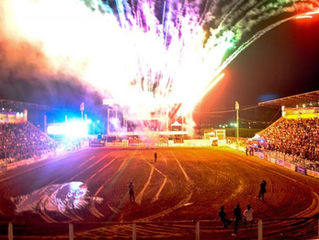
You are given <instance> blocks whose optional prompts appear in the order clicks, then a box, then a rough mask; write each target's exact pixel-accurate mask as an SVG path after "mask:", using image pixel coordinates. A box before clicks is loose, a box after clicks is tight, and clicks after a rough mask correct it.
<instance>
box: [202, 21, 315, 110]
mask: <svg viewBox="0 0 319 240" xmlns="http://www.w3.org/2000/svg"><path fill="white" fill-rule="evenodd" d="M225 73H226V77H225V78H224V79H223V80H222V81H221V82H219V83H218V85H216V87H215V88H214V89H213V90H212V91H211V92H210V93H209V94H208V95H207V96H206V97H205V99H204V100H203V102H202V104H200V105H199V106H198V108H197V111H199V112H201V111H203V112H205V111H214V110H216V109H228V108H229V107H230V108H233V107H234V105H235V104H234V103H235V101H236V100H237V101H238V102H239V103H240V105H241V106H251V105H256V104H257V103H258V102H261V101H266V100H270V99H274V98H279V97H286V96H290V95H294V94H299V93H305V92H309V91H315V90H319V16H316V18H313V19H299V20H294V21H290V22H287V23H285V24H283V25H281V26H279V27H277V28H275V29H273V30H272V31H270V32H268V33H267V34H265V35H264V36H263V37H262V38H260V39H259V40H257V41H256V42H255V43H253V44H252V45H251V46H250V47H248V48H247V49H246V50H245V51H243V52H242V53H241V54H240V55H239V56H238V57H237V59H236V60H235V61H234V62H233V63H231V64H230V65H229V67H228V68H227V69H226V71H225Z"/></svg>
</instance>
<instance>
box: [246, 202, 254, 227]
mask: <svg viewBox="0 0 319 240" xmlns="http://www.w3.org/2000/svg"><path fill="white" fill-rule="evenodd" d="M253 212H254V209H252V207H251V206H250V205H249V204H248V205H247V209H246V210H245V211H244V212H243V216H244V224H245V227H246V226H247V223H249V225H250V227H252V226H253Z"/></svg>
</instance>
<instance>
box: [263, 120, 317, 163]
mask: <svg viewBox="0 0 319 240" xmlns="http://www.w3.org/2000/svg"><path fill="white" fill-rule="evenodd" d="M261 137H262V138H264V139H265V140H266V141H267V143H268V147H267V148H268V150H273V151H278V152H281V153H284V154H287V155H292V156H297V157H301V158H304V159H308V160H311V161H314V162H316V161H318V163H319V119H318V118H315V119H296V120H294V119H286V118H282V119H280V120H279V121H278V122H277V123H275V125H273V126H272V127H269V128H267V129H266V130H265V131H264V132H263V133H262V134H261Z"/></svg>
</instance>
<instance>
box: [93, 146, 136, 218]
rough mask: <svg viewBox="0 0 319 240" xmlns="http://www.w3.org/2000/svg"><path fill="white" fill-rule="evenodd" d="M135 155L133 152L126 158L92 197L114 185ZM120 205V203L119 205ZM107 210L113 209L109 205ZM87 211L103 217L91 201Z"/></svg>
mask: <svg viewBox="0 0 319 240" xmlns="http://www.w3.org/2000/svg"><path fill="white" fill-rule="evenodd" d="M135 154H136V151H134V153H133V155H132V156H130V157H128V158H126V159H125V160H124V161H123V162H122V163H121V165H120V166H119V168H118V169H117V171H116V172H115V173H114V175H113V177H112V178H110V179H108V180H107V181H105V182H104V183H103V184H102V185H101V186H100V187H99V188H98V190H97V191H96V192H95V193H94V195H93V197H97V195H98V194H99V193H100V192H101V191H102V189H103V188H104V187H105V186H106V185H107V184H114V183H115V182H116V181H117V179H118V178H119V177H120V176H121V174H122V172H123V170H124V169H125V168H126V167H127V166H128V164H129V162H130V161H131V160H132V158H133V157H134V156H135ZM119 205H121V203H120V204H119ZM109 208H110V209H111V210H112V209H115V208H114V207H111V206H110V205H109ZM117 209H120V208H119V207H117ZM89 211H90V212H91V213H92V214H93V215H94V216H96V217H98V218H99V217H104V215H103V214H102V213H100V212H99V211H98V210H97V208H96V206H95V201H92V202H91V205H90V207H89Z"/></svg>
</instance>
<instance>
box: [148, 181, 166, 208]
mask: <svg viewBox="0 0 319 240" xmlns="http://www.w3.org/2000/svg"><path fill="white" fill-rule="evenodd" d="M166 182H167V177H164V180H163V182H162V185H161V186H160V188H159V189H158V191H157V193H156V194H155V197H154V198H153V199H152V201H151V202H152V203H153V202H155V201H157V200H158V198H159V195H160V194H161V192H162V190H163V188H164V186H165V184H166Z"/></svg>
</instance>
